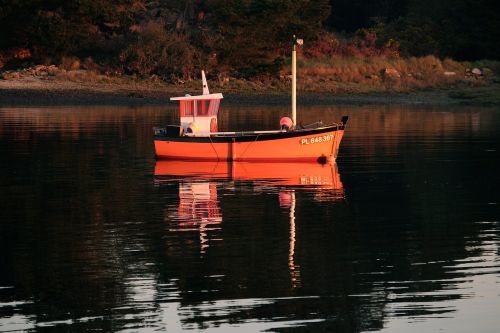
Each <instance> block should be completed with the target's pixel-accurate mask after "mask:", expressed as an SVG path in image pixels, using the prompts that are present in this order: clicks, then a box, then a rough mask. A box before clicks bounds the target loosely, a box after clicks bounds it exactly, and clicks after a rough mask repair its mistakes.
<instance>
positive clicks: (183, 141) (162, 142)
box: [154, 39, 348, 163]
mask: <svg viewBox="0 0 500 333" xmlns="http://www.w3.org/2000/svg"><path fill="white" fill-rule="evenodd" d="M295 44H297V45H301V40H297V39H295ZM295 44H294V51H293V53H292V56H293V57H292V59H293V61H292V63H293V67H292V74H293V81H292V118H293V119H290V118H288V117H284V118H282V119H281V121H280V126H281V129H279V130H276V131H246V132H218V127H217V115H218V112H219V106H220V101H221V99H222V98H223V96H222V94H220V93H218V94H210V92H209V90H208V86H207V81H206V78H205V73H204V72H203V71H202V80H203V94H202V95H197V96H190V95H186V96H182V97H173V98H171V99H170V100H173V101H178V102H179V111H180V125H171V126H167V127H166V128H155V129H154V130H155V135H154V144H155V154H156V158H157V159H177V160H179V159H180V160H198V161H200V160H201V161H248V162H313V161H314V162H316V161H317V162H321V163H324V162H326V161H329V160H335V159H336V157H337V155H338V150H339V145H340V142H341V140H342V136H343V135H344V129H345V126H346V123H347V119H348V117H347V116H344V117H342V120H341V121H340V122H338V123H333V124H329V125H327V126H323V125H322V124H321V122H318V123H314V124H311V125H307V126H296V116H295V114H296V112H295V110H296V99H295V96H296V94H295V87H296V85H295V77H296V74H295V61H294V60H295Z"/></svg>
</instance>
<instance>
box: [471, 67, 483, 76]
mask: <svg viewBox="0 0 500 333" xmlns="http://www.w3.org/2000/svg"><path fill="white" fill-rule="evenodd" d="M471 72H472V74H474V75H479V76H481V75H483V72H482V71H481V70H480V69H479V68H473V69H472V71H471Z"/></svg>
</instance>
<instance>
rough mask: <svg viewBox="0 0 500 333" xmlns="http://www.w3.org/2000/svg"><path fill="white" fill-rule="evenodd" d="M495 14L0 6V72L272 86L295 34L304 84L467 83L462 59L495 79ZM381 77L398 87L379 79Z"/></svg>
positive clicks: (354, 7)
mask: <svg viewBox="0 0 500 333" xmlns="http://www.w3.org/2000/svg"><path fill="white" fill-rule="evenodd" d="M495 8H496V4H495V3H494V1H493V0H474V1H473V0H454V1H451V0H442V1H438V2H436V1H430V0H418V1H417V0H403V1H401V0H398V1H396V0H374V1H370V2H367V1H362V0H258V1H257V0H168V1H167V0H156V1H154V0H153V1H145V0H79V1H63V0H50V1H42V0H24V1H14V0H2V1H1V6H0V69H3V70H8V69H14V68H19V67H24V68H25V67H29V66H32V65H36V64H45V65H49V64H56V65H58V67H59V68H63V69H66V70H78V69H82V68H83V69H87V70H91V71H93V72H95V73H98V74H105V75H109V74H115V75H122V74H127V75H131V76H134V77H138V78H150V77H151V76H153V77H154V78H159V79H161V80H163V81H166V82H172V83H177V82H185V81H189V80H190V79H192V78H193V77H198V76H199V74H198V73H199V70H200V69H202V68H203V69H205V70H207V72H208V74H209V77H210V78H211V79H216V80H218V81H220V82H224V80H227V78H231V79H232V80H233V79H234V80H241V79H249V78H252V80H254V81H255V80H256V79H257V80H259V79H262V78H263V77H271V78H275V79H276V78H278V77H280V76H281V77H283V76H286V75H287V73H286V68H285V67H284V64H286V62H287V61H288V59H287V56H288V55H289V53H290V44H291V36H292V35H293V34H297V35H299V36H301V37H303V38H304V39H305V40H306V45H305V47H304V48H303V54H302V55H301V58H302V59H304V60H303V70H304V71H305V75H308V76H310V77H318V78H321V77H323V78H324V79H325V80H327V81H331V80H333V81H335V82H337V83H338V84H337V87H343V86H346V87H347V86H348V85H349V84H352V83H357V84H364V83H366V84H367V85H368V86H370V87H372V88H373V87H375V88H376V89H379V88H380V87H382V86H384V87H388V86H389V85H390V86H391V87H392V88H396V89H401V90H404V89H407V88H425V87H430V86H436V85H439V84H438V83H439V82H449V81H454V80H456V79H457V78H458V77H460V78H463V73H464V71H465V69H466V68H469V67H470V66H472V65H473V64H469V63H464V62H463V61H478V60H480V59H492V61H491V62H489V63H488V64H484V65H483V66H481V67H480V68H482V67H488V68H492V67H494V68H492V70H493V71H497V70H498V67H499V66H498V65H497V63H496V62H495V61H494V60H495V59H498V58H499V57H500V56H499V54H500V44H499V43H498V42H497V41H498V40H500V13H499V12H498V10H495ZM449 59H458V60H460V61H462V62H460V63H458V62H456V61H453V60H449ZM477 66H479V65H477ZM386 69H389V70H392V69H395V70H397V71H398V75H399V76H400V78H401V79H400V80H399V81H398V82H391V81H390V80H389V79H388V76H387V75H385V77H382V76H384V75H381V71H382V70H386ZM445 71H449V72H456V74H457V76H456V78H452V77H451V76H448V77H444V79H443V72H445ZM65 75H66V74H65ZM276 85H278V86H279V83H276ZM370 89H371V88H370Z"/></svg>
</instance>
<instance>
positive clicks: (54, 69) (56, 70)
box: [47, 65, 59, 76]
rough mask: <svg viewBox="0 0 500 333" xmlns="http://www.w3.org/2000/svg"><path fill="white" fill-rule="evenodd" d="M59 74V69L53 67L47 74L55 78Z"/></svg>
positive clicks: (50, 67)
mask: <svg viewBox="0 0 500 333" xmlns="http://www.w3.org/2000/svg"><path fill="white" fill-rule="evenodd" d="M58 72H59V68H57V66H54V65H51V66H49V67H48V68H47V73H48V74H49V75H52V76H55V75H56V74H57V73H58Z"/></svg>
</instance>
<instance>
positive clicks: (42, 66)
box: [33, 65, 47, 72]
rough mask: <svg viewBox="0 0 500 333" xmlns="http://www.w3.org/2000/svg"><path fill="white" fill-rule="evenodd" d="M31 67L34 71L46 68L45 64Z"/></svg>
mask: <svg viewBox="0 0 500 333" xmlns="http://www.w3.org/2000/svg"><path fill="white" fill-rule="evenodd" d="M33 69H34V70H35V72H39V71H44V70H46V69H47V66H44V65H38V66H35V67H34V68H33Z"/></svg>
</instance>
